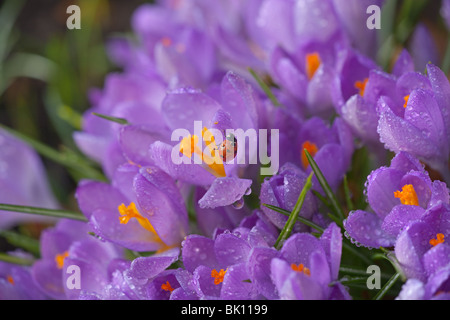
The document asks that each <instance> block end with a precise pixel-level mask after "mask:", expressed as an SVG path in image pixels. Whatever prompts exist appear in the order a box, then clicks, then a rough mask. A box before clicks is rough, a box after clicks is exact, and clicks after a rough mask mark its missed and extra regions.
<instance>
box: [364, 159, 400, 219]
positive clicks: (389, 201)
mask: <svg viewBox="0 0 450 320" xmlns="http://www.w3.org/2000/svg"><path fill="white" fill-rule="evenodd" d="M403 175H404V173H403V171H400V170H397V169H393V168H386V167H381V168H378V169H376V170H375V171H373V172H372V173H371V174H370V175H369V177H367V182H366V184H367V188H366V194H367V200H368V202H369V204H370V206H371V207H372V209H373V210H374V211H375V212H376V214H377V215H378V216H379V217H380V218H381V219H383V218H384V217H386V215H388V214H389V212H390V211H391V209H392V208H393V207H394V206H396V205H398V204H400V200H399V199H397V198H395V196H394V192H396V191H398V190H402V187H403V185H401V184H400V181H401V179H402V178H403Z"/></svg>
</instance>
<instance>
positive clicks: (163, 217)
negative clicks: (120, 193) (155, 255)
mask: <svg viewBox="0 0 450 320" xmlns="http://www.w3.org/2000/svg"><path fill="white" fill-rule="evenodd" d="M134 187H135V190H136V197H137V200H138V203H139V207H140V209H141V211H140V212H141V214H142V215H143V216H144V217H146V218H147V219H148V220H149V221H150V223H151V224H152V226H153V227H154V228H155V230H156V232H157V234H158V236H159V237H160V238H161V240H162V241H164V243H165V244H167V245H169V246H171V245H176V244H179V243H180V242H181V241H182V240H183V238H184V237H185V236H186V234H187V230H188V221H187V211H186V207H185V205H184V201H183V198H182V196H181V194H180V191H179V190H178V188H177V186H176V185H175V183H174V182H173V180H172V178H170V176H168V175H167V174H166V173H164V172H163V171H162V170H160V169H158V168H155V167H147V168H141V170H140V174H138V175H137V176H136V178H135V180H134Z"/></svg>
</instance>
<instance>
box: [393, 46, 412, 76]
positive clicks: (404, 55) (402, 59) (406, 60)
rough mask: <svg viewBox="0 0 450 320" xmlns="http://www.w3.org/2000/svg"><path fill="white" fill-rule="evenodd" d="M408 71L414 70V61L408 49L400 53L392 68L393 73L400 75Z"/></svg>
mask: <svg viewBox="0 0 450 320" xmlns="http://www.w3.org/2000/svg"><path fill="white" fill-rule="evenodd" d="M407 72H414V61H413V60H412V57H411V55H410V54H409V52H408V51H407V50H406V49H403V50H402V52H401V53H400V54H399V56H398V58H397V61H396V62H395V65H394V67H393V69H392V74H393V75H394V76H396V77H400V76H402V75H403V74H405V73H407Z"/></svg>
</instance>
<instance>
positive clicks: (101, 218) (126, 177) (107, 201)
mask: <svg viewBox="0 0 450 320" xmlns="http://www.w3.org/2000/svg"><path fill="white" fill-rule="evenodd" d="M76 197H77V200H78V204H79V207H80V209H81V211H82V212H83V213H84V215H85V216H86V217H87V218H88V219H89V221H90V222H89V224H90V226H91V227H92V228H93V230H94V232H95V233H96V234H97V235H98V236H100V237H101V238H103V239H105V240H108V241H111V242H113V243H116V244H117V245H120V246H124V247H126V248H128V249H131V250H136V251H157V250H160V251H164V250H167V249H169V248H171V247H174V246H179V245H180V242H181V240H182V239H183V238H184V237H185V236H186V234H187V230H188V222H187V211H186V207H185V204H184V200H183V198H182V196H181V194H180V191H179V189H178V187H177V186H176V184H175V183H174V181H173V179H172V178H171V177H169V176H168V175H167V174H166V173H164V172H163V171H162V170H160V169H159V168H156V167H151V166H148V167H141V168H139V167H138V166H137V165H131V164H125V165H123V166H121V167H119V168H118V169H117V170H116V173H115V177H114V179H113V181H112V184H108V183H103V182H96V181H84V182H81V183H80V184H79V186H78V188H77V193H76Z"/></svg>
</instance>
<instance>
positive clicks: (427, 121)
mask: <svg viewBox="0 0 450 320" xmlns="http://www.w3.org/2000/svg"><path fill="white" fill-rule="evenodd" d="M404 119H405V120H406V121H408V122H409V123H411V124H412V125H414V126H415V127H416V128H418V129H420V130H421V131H422V132H423V133H424V134H425V136H426V137H427V138H428V139H430V140H431V141H432V142H433V143H434V145H436V146H437V147H438V148H439V149H440V151H441V154H442V156H443V157H444V158H445V157H446V156H448V152H449V147H448V140H447V136H446V129H445V123H444V119H443V117H442V113H441V110H440V108H439V106H438V104H437V101H436V99H435V98H434V95H433V93H432V92H431V91H425V90H422V89H418V90H415V91H413V92H412V93H411V95H410V96H409V100H408V105H407V107H406V110H405V116H404Z"/></svg>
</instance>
